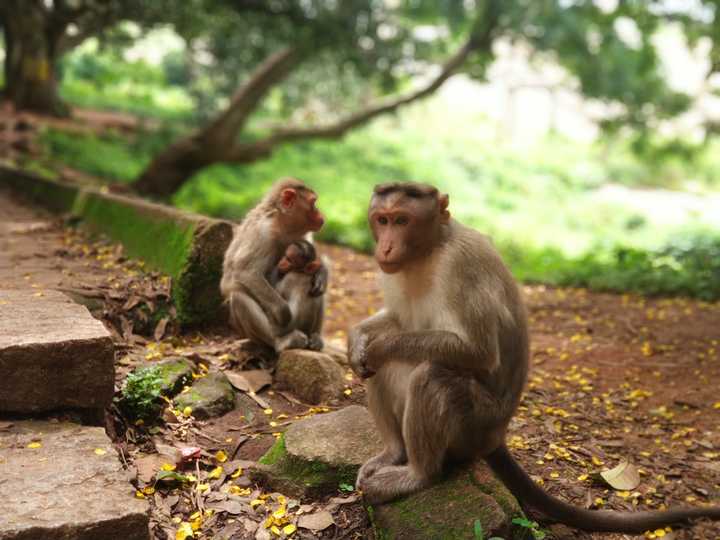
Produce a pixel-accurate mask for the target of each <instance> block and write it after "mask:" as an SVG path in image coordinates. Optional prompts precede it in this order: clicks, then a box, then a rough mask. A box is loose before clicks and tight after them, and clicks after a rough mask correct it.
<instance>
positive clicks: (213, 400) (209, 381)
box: [175, 371, 235, 419]
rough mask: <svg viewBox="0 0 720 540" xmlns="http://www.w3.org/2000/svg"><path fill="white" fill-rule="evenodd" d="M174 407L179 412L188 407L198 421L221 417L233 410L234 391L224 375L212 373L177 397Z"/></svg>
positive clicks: (217, 372) (216, 372)
mask: <svg viewBox="0 0 720 540" xmlns="http://www.w3.org/2000/svg"><path fill="white" fill-rule="evenodd" d="M175 406H176V407H177V408H178V409H180V410H183V409H184V408H185V407H190V408H191V409H192V415H193V416H194V417H195V418H199V419H205V418H212V417H214V416H221V415H223V414H225V413H227V412H230V411H231V410H233V409H234V408H235V390H233V387H232V385H231V384H230V381H228V378H227V377H226V376H225V374H224V373H222V372H220V371H213V372H210V373H208V374H207V376H205V377H203V378H202V379H198V380H197V381H195V384H193V385H192V387H191V388H190V390H189V391H187V392H185V393H183V394H180V395H178V396H177V397H176V398H175Z"/></svg>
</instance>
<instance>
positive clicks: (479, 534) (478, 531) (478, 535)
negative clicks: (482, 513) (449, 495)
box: [473, 519, 503, 540]
mask: <svg viewBox="0 0 720 540" xmlns="http://www.w3.org/2000/svg"><path fill="white" fill-rule="evenodd" d="M473 535H474V536H475V540H485V532H484V531H483V526H482V523H480V520H479V519H476V520H475V523H474V524H473ZM487 540H503V539H502V538H500V537H499V536H493V537H491V538H488V539H487Z"/></svg>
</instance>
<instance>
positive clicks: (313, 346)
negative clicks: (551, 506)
mask: <svg viewBox="0 0 720 540" xmlns="http://www.w3.org/2000/svg"><path fill="white" fill-rule="evenodd" d="M324 346H325V344H324V343H323V340H322V337H321V336H320V334H310V338H309V339H308V344H307V348H308V349H310V350H311V351H322V349H323V347H324Z"/></svg>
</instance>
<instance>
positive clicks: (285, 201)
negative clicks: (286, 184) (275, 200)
mask: <svg viewBox="0 0 720 540" xmlns="http://www.w3.org/2000/svg"><path fill="white" fill-rule="evenodd" d="M297 196H298V195H297V191H295V190H294V189H293V188H285V189H283V190H282V191H281V192H280V204H282V206H283V208H290V207H292V205H293V204H295V200H296V199H297Z"/></svg>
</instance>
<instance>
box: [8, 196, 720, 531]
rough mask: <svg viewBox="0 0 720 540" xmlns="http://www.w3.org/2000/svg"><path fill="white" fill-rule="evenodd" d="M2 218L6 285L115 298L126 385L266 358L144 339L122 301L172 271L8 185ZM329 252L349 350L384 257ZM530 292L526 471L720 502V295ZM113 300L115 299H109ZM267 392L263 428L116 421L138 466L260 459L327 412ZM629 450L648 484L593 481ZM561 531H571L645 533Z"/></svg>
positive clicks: (648, 497)
mask: <svg viewBox="0 0 720 540" xmlns="http://www.w3.org/2000/svg"><path fill="white" fill-rule="evenodd" d="M0 216H2V218H0V219H2V221H0V288H8V287H9V288H16V287H34V288H38V289H40V290H41V289H42V288H43V287H48V288H58V287H60V288H72V289H87V290H90V291H98V290H100V291H104V292H105V293H107V294H104V295H100V300H101V302H102V305H101V306H100V307H99V308H98V309H96V310H95V314H96V315H97V316H100V317H103V319H104V320H105V322H106V323H107V324H108V325H109V326H110V327H111V328H112V330H113V332H114V335H115V339H116V342H117V344H118V346H119V348H120V351H121V353H120V354H119V357H118V383H121V381H122V379H123V378H124V377H125V375H126V374H127V372H128V371H129V370H130V369H131V368H132V367H133V366H135V365H136V364H137V363H138V362H139V361H141V360H145V359H150V360H154V359H159V358H162V357H163V356H167V355H171V354H178V353H179V352H180V353H182V354H184V355H186V356H188V357H189V358H191V359H192V360H194V361H195V362H197V363H206V364H216V365H218V366H222V367H227V363H228V362H229V363H230V365H231V366H235V368H237V369H239V368H241V367H264V366H266V365H267V363H266V362H264V361H263V360H262V359H255V358H251V359H248V358H247V357H242V356H241V355H240V354H238V353H237V342H236V340H235V339H234V338H233V336H232V335H231V334H229V333H228V332H227V331H226V330H225V329H219V330H217V331H215V332H205V333H202V334H195V333H193V334H190V335H185V336H172V335H169V336H166V337H164V338H163V339H162V341H160V342H155V340H154V339H152V338H151V337H147V336H146V337H143V336H140V335H138V334H137V332H135V331H133V321H132V320H131V317H129V316H128V317H127V318H126V323H123V322H122V318H121V316H120V315H119V314H118V308H117V304H118V303H119V305H122V304H123V303H124V302H125V301H126V300H127V299H129V298H130V297H131V296H132V295H133V294H135V295H140V296H142V298H144V299H147V298H148V297H149V296H152V295H153V294H155V295H156V296H157V295H158V294H163V287H164V286H166V285H167V283H166V281H164V280H163V277H162V276H159V275H152V274H151V275H146V274H143V273H142V272H139V270H140V269H141V268H142V265H141V264H140V263H137V262H133V261H129V260H126V259H125V258H124V257H123V256H122V252H121V250H120V249H119V248H117V247H116V246H113V245H111V244H107V243H103V242H100V243H95V242H90V241H89V240H88V239H87V238H86V237H85V236H84V235H82V234H80V233H78V232H77V231H75V230H74V229H70V228H66V227H64V226H63V225H62V223H60V222H59V221H58V220H57V219H56V218H54V217H52V216H49V215H47V214H44V213H42V212H40V211H38V210H36V209H30V208H27V207H24V206H22V205H20V204H19V203H18V202H17V201H16V200H14V199H12V198H11V197H10V196H9V195H8V194H7V193H3V192H2V191H0ZM321 250H322V251H323V252H324V253H326V254H328V255H329V256H330V257H331V259H332V260H333V267H332V269H333V271H332V280H331V287H330V290H329V306H328V314H327V324H326V337H327V340H328V341H329V342H331V343H337V344H340V345H343V344H344V340H345V335H346V334H345V332H346V329H347V328H348V327H349V326H351V325H352V324H354V323H356V322H358V321H360V320H362V319H363V318H365V317H367V316H368V315H369V314H371V313H373V312H374V311H375V310H377V309H378V308H379V307H380V305H381V297H380V294H379V291H378V289H377V286H376V283H375V273H374V265H373V263H372V260H371V259H370V258H369V257H367V256H365V255H361V254H357V253H354V252H352V251H350V250H347V249H344V248H339V247H334V246H321ZM524 290H525V296H526V299H527V303H528V306H529V312H530V319H531V326H532V342H533V354H532V369H531V376H530V381H529V384H528V388H527V391H526V393H525V397H524V399H523V402H522V405H521V408H520V411H519V412H518V414H517V416H516V418H515V420H514V421H513V423H512V425H511V430H510V439H509V441H510V446H511V448H512V449H513V453H514V454H515V455H516V456H517V458H518V459H519V460H520V461H521V463H522V464H523V466H524V467H525V468H526V469H527V470H528V471H529V472H530V473H531V474H532V475H534V477H535V478H536V479H537V480H538V481H539V482H542V483H543V485H544V487H545V488H546V489H547V490H548V491H550V492H551V493H553V494H555V495H558V496H560V497H562V498H564V499H566V500H568V501H571V502H573V503H575V504H577V505H580V506H584V507H602V508H611V509H618V510H620V509H627V510H632V509H635V508H637V509H648V508H649V509H657V508H663V507H665V506H675V505H694V506H697V505H703V504H708V503H711V502H714V503H715V504H718V503H719V502H720V391H719V390H720V387H719V384H718V380H719V376H720V343H718V341H720V304H719V303H704V302H698V301H694V300H688V299H682V298H675V299H650V298H645V297H640V296H635V295H616V294H601V293H594V292H590V291H587V290H582V289H555V288H549V287H544V286H527V287H524ZM148 291H149V292H148ZM158 291H159V292H158ZM110 300H114V301H115V302H116V303H115V304H108V302H109V301H110ZM113 306H115V307H113ZM128 321H129V322H128ZM123 324H125V327H124V330H125V331H123ZM128 324H129V325H130V327H129V328H128V326H127V325H128ZM136 328H137V327H136ZM168 333H170V332H169V331H168ZM348 387H349V389H350V390H351V393H350V395H349V396H346V397H344V398H343V399H342V400H340V401H339V402H337V403H332V404H330V408H336V407H342V406H344V405H346V404H349V403H354V402H363V401H364V391H363V385H362V383H361V381H359V380H358V379H357V378H354V377H351V378H350V380H348ZM260 396H261V398H262V399H265V400H266V401H267V402H268V405H269V406H270V408H271V409H272V413H271V414H265V413H264V412H263V408H262V407H260V406H259V405H256V404H255V403H253V402H250V404H249V405H248V406H249V407H255V410H254V413H255V419H254V420H253V421H251V422H249V421H248V419H247V418H243V417H242V414H241V413H240V412H239V411H234V412H232V413H229V414H228V415H226V416H224V417H222V418H219V419H216V420H211V421H207V422H199V421H193V422H192V423H190V424H188V426H189V429H178V428H174V427H170V426H166V425H161V426H159V427H156V428H153V430H152V431H150V430H147V429H145V428H144V427H142V426H140V427H138V426H133V425H129V424H123V420H122V419H120V420H119V423H116V424H115V426H114V429H115V430H116V433H115V435H116V437H117V441H118V445H119V447H120V448H122V449H123V452H124V453H125V455H126V456H128V459H129V460H130V461H132V457H133V455H135V454H137V452H138V451H139V450H141V449H143V450H146V451H147V450H149V449H151V448H152V442H150V438H151V436H152V437H154V438H155V440H156V441H157V440H165V441H166V442H170V443H172V444H175V445H197V446H200V447H202V448H203V449H204V450H206V451H208V452H209V453H214V452H216V451H217V450H219V449H224V450H225V451H226V452H227V453H231V452H233V451H234V450H235V448H236V447H237V454H236V458H238V459H251V460H255V459H257V457H258V456H259V455H261V454H262V453H263V452H264V451H265V450H266V449H267V448H268V447H269V445H271V444H272V443H273V441H274V440H275V437H274V436H273V433H278V432H280V431H282V430H283V429H284V428H285V427H286V425H287V423H288V422H292V421H294V420H295V419H296V418H298V417H302V416H304V415H307V414H316V413H321V412H322V410H318V409H313V408H311V407H310V406H308V405H304V404H301V403H298V402H297V400H295V399H294V398H293V397H292V396H290V395H288V394H286V393H284V392H281V391H280V390H279V389H270V390H269V391H268V390H265V391H263V392H261V393H260ZM248 399H249V398H248ZM285 415H286V416H285ZM270 422H275V423H276V425H271V424H270ZM238 443H240V445H239V446H238ZM621 460H628V461H630V462H631V463H633V464H634V465H635V466H637V467H638V468H639V469H640V472H641V483H640V485H639V486H638V487H637V488H636V489H635V490H632V491H630V492H627V493H626V492H621V491H616V490H613V489H611V488H609V487H608V486H605V485H603V484H602V482H600V481H598V480H594V473H596V472H599V471H601V470H604V469H606V468H611V467H614V466H615V465H617V464H618V463H620V461H621ZM309 502H313V503H317V504H322V501H309ZM153 507H154V508H155V509H156V510H155V512H156V513H155V514H154V519H155V521H156V522H157V525H156V529H155V530H156V532H157V535H158V536H157V538H163V536H162V534H165V533H164V532H163V528H162V526H161V525H162V523H165V521H166V520H164V518H163V517H162V516H160V515H159V514H158V513H157V512H159V511H158V510H157V508H158V503H157V501H155V502H154V503H153ZM176 510H177V509H176ZM341 511H342V515H343V516H344V517H343V518H342V519H343V520H344V521H343V523H345V527H343V529H342V530H334V529H335V528H334V527H333V528H331V529H333V530H332V531H329V532H328V534H327V535H326V536H327V537H332V536H333V535H334V534H336V535H337V537H338V538H341V537H348V538H366V537H368V535H369V534H370V532H369V529H368V528H367V527H368V525H367V520H366V518H365V517H364V513H363V512H362V511H361V510H360V509H359V506H358V505H357V504H355V505H346V506H344V507H342V510H341ZM338 512H340V510H338ZM338 516H339V514H338ZM337 521H338V523H339V522H340V519H337ZM554 531H555V532H556V534H557V535H558V536H561V537H564V538H598V539H599V538H607V539H613V540H619V539H625V538H632V537H631V536H627V535H618V534H612V535H600V534H593V535H587V534H584V533H580V532H578V531H572V530H568V529H562V528H557V529H554ZM563 531H564V532H563ZM323 534H324V533H323ZM674 535H675V538H676V539H684V540H690V539H708V540H710V539H712V540H716V539H718V538H720V525H717V524H708V523H700V524H696V525H695V526H694V527H693V528H691V529H676V530H675V531H674ZM318 537H324V536H323V535H320V536H318ZM665 538H668V536H667V535H666V536H665Z"/></svg>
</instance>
